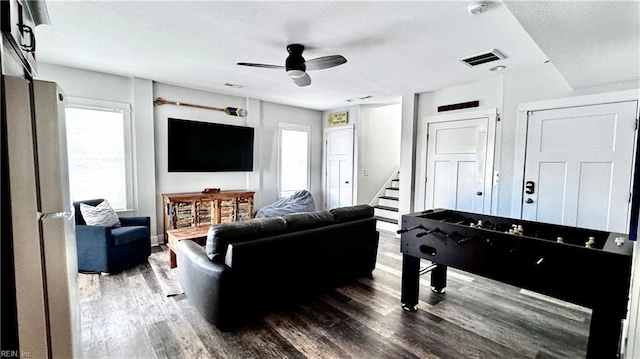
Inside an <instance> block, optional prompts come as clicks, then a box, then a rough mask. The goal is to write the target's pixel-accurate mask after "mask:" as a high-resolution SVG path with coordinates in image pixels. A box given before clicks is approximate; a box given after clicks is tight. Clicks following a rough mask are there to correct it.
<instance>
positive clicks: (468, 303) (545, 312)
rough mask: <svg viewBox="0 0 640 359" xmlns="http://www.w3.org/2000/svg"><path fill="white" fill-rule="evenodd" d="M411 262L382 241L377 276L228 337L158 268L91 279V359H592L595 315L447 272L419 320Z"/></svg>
mask: <svg viewBox="0 0 640 359" xmlns="http://www.w3.org/2000/svg"><path fill="white" fill-rule="evenodd" d="M163 250H165V248H164V247H163V246H162V247H156V248H154V251H163ZM164 254H165V253H162V255H164ZM401 258H402V257H401V255H400V253H399V239H396V238H394V237H393V236H392V235H389V234H384V233H383V234H382V235H381V238H380V247H379V250H378V262H377V266H376V270H375V271H374V273H373V279H367V278H364V279H361V280H359V281H357V282H354V283H352V284H349V285H346V286H342V287H339V288H336V289H335V290H332V291H329V292H327V293H326V294H324V295H322V296H320V297H318V298H315V299H313V300H310V301H307V302H304V303H301V304H299V305H297V306H295V307H291V308H288V309H287V310H280V311H277V312H273V313H272V314H269V315H268V316H266V317H264V318H262V319H259V320H257V321H255V322H253V323H251V324H249V325H245V326H243V327H241V328H238V329H237V330H235V331H232V332H226V333H225V332H220V331H218V330H217V329H216V328H215V327H214V326H212V325H211V324H209V323H208V322H207V321H205V320H204V319H203V318H202V317H200V315H199V314H198V313H197V312H196V311H195V310H194V309H193V308H192V307H191V306H190V305H189V303H188V301H187V300H186V298H185V296H184V295H178V296H174V297H166V296H165V295H164V293H163V291H162V288H161V285H160V282H159V281H158V279H157V278H156V275H155V274H154V272H153V269H152V267H151V265H149V264H148V263H144V264H141V265H139V266H136V267H134V268H131V269H129V270H127V271H124V272H122V273H118V274H111V275H99V274H81V275H80V280H79V282H80V290H81V313H82V314H81V315H82V331H83V344H84V355H85V357H86V358H209V357H210V358H305V357H306V358H365V359H373V358H451V359H460V358H508V359H513V358H583V357H584V355H585V351H586V345H587V337H588V330H589V321H590V316H591V314H590V313H591V312H590V310H588V309H586V308H582V307H578V306H575V305H572V304H569V303H565V302H560V301H556V300H554V299H551V298H546V297H543V296H540V295H537V294H536V293H530V292H526V291H521V290H520V289H518V288H515V287H512V286H508V285H504V284H501V283H498V282H495V281H491V280H488V279H485V278H482V277H477V276H474V275H470V274H468V273H464V272H457V271H454V270H449V277H448V287H447V292H446V293H445V294H435V293H433V292H431V291H430V290H429V276H428V275H426V276H423V277H422V279H421V288H420V303H419V310H418V312H416V313H408V312H405V311H403V310H402V308H401V307H400V275H401V268H402V259H401ZM178 265H179V263H178ZM167 270H169V269H168V268H167ZM257 300H259V298H257Z"/></svg>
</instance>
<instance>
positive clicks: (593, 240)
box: [584, 237, 596, 248]
mask: <svg viewBox="0 0 640 359" xmlns="http://www.w3.org/2000/svg"><path fill="white" fill-rule="evenodd" d="M594 243H596V239H595V238H594V237H589V240H588V241H587V243H585V244H584V246H585V247H586V248H591V246H592V245H593V244H594Z"/></svg>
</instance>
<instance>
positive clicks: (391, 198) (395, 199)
mask: <svg viewBox="0 0 640 359" xmlns="http://www.w3.org/2000/svg"><path fill="white" fill-rule="evenodd" d="M378 198H382V199H388V200H390V201H397V200H398V197H392V196H380V197H378Z"/></svg>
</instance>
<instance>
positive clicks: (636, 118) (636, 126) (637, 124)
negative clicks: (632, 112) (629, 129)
mask: <svg viewBox="0 0 640 359" xmlns="http://www.w3.org/2000/svg"><path fill="white" fill-rule="evenodd" d="M637 129H638V119H637V118H636V130H637Z"/></svg>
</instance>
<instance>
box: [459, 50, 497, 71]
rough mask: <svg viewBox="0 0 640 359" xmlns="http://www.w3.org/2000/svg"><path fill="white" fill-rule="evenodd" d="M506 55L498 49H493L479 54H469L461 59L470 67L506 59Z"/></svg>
mask: <svg viewBox="0 0 640 359" xmlns="http://www.w3.org/2000/svg"><path fill="white" fill-rule="evenodd" d="M504 58H505V57H504V55H502V54H501V53H499V52H498V50H496V49H493V50H491V51H489V52H485V53H482V54H478V55H473V56H469V57H467V58H465V59H460V61H461V62H462V63H464V64H465V65H467V66H469V67H474V66H478V65H480V64H485V63H487V62H492V61H497V60H502V59H504Z"/></svg>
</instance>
